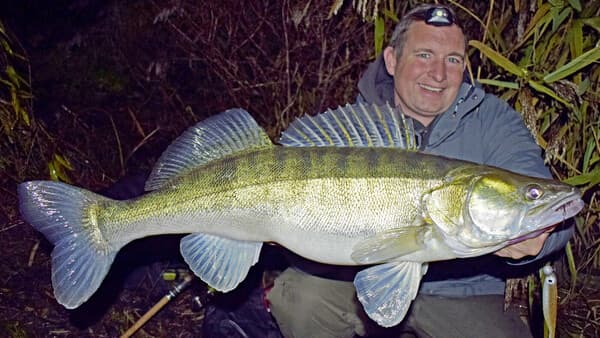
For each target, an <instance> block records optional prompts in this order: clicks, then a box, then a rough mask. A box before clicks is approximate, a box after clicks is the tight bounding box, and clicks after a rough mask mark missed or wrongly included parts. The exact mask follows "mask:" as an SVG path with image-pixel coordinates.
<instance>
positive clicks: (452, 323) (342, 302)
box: [267, 268, 531, 338]
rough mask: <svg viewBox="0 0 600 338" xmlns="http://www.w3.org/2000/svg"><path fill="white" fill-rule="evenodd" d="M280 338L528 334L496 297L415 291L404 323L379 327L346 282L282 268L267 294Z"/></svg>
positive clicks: (461, 337)
mask: <svg viewBox="0 0 600 338" xmlns="http://www.w3.org/2000/svg"><path fill="white" fill-rule="evenodd" d="M267 299H268V300H269V302H270V304H271V313H272V314H273V316H274V317H275V319H276V321H277V323H278V324H279V328H280V329H281V332H282V333H283V335H284V336H285V337H296V338H300V337H302V338H305V337H315V338H318V337H323V338H325V337H336V338H337V337H340V338H341V337H356V336H369V337H436V338H437V337H444V338H452V337H457V338H469V337H486V338H494V337H498V338H500V337H510V338H521V337H531V333H530V330H529V328H528V326H527V325H526V324H525V323H524V322H523V321H522V320H521V319H520V317H519V315H518V314H517V313H516V311H508V312H504V311H503V303H504V297H502V296H500V295H491V296H474V297H464V298H444V297H437V296H428V295H421V294H420V295H418V296H417V298H416V299H415V301H414V302H413V304H412V307H411V309H410V311H409V313H408V315H407V317H406V318H405V319H404V321H403V322H402V323H401V324H400V325H399V326H398V327H394V328H389V329H385V328H382V327H380V326H378V325H377V324H376V323H375V322H373V321H372V320H370V319H369V318H368V317H367V315H366V314H365V313H364V311H363V310H362V305H361V304H360V302H359V301H358V299H357V298H356V294H355V290H354V285H353V284H352V283H351V282H345V281H337V280H331V279H325V278H320V277H316V276H313V275H309V274H307V273H304V272H301V271H299V270H297V269H293V268H288V269H286V270H285V271H284V272H283V273H282V274H281V275H280V276H279V277H277V279H276V280H275V285H274V287H273V289H272V290H271V291H270V292H269V294H268V295H267Z"/></svg>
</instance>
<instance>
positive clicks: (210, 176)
mask: <svg viewBox="0 0 600 338" xmlns="http://www.w3.org/2000/svg"><path fill="white" fill-rule="evenodd" d="M340 150H343V151H340ZM421 157H423V156H422V154H417V153H410V152H406V151H403V150H400V149H392V148H389V149H387V148H378V149H373V148H344V149H340V148H333V147H332V148H318V149H316V151H315V150H314V149H310V148H282V147H277V148H269V149H261V150H255V151H251V152H247V153H244V154H238V155H235V156H230V157H227V158H224V159H222V160H218V161H215V162H214V163H210V164H207V165H206V166H203V167H200V168H198V169H197V170H195V171H193V172H191V173H190V175H188V176H186V177H184V178H181V179H178V180H176V181H175V182H173V183H172V185H171V186H170V187H169V189H164V190H160V191H157V192H152V193H149V194H148V195H146V196H145V197H142V198H138V199H135V200H132V201H128V202H120V203H112V204H107V206H106V210H105V211H104V213H105V215H104V217H102V215H101V216H100V220H99V223H101V224H103V226H105V227H106V228H108V230H107V231H105V232H107V233H111V234H113V236H114V238H115V239H116V238H123V240H127V239H128V238H127V236H123V234H122V233H119V230H118V229H117V228H118V227H120V228H121V229H123V228H125V229H127V232H136V233H139V232H143V233H144V234H145V235H146V236H149V235H155V234H161V233H165V232H166V231H169V229H172V231H173V232H174V233H181V232H186V231H187V232H196V231H206V232H210V233H214V234H218V235H223V236H229V237H233V238H239V236H249V235H256V234H259V233H261V231H260V230H261V229H260V228H261V227H265V225H263V224H257V225H256V226H255V228H250V227H248V226H247V225H246V224H243V225H242V224H240V225H239V227H238V230H239V231H242V232H243V234H241V235H235V234H233V233H232V232H231V231H229V230H227V232H225V233H224V232H223V231H222V229H223V228H222V227H220V226H219V227H213V228H211V226H210V224H221V223H225V222H232V221H234V219H235V218H240V217H239V216H236V215H238V214H239V212H240V211H241V210H245V211H246V216H248V215H255V216H254V217H255V218H257V219H263V218H266V217H278V218H279V219H278V220H279V221H280V222H274V223H277V224H275V225H273V227H277V226H282V227H285V226H286V225H288V227H291V226H297V227H298V228H299V229H297V230H299V231H303V232H308V233H313V232H314V234H315V236H318V235H319V234H320V233H332V234H333V233H339V234H344V235H345V236H358V235H362V236H366V235H370V234H373V233H374V232H377V231H384V230H386V229H390V228H393V227H397V226H398V224H406V223H410V221H411V220H412V219H414V218H415V217H417V215H418V212H419V205H418V204H419V203H420V200H419V198H420V193H422V192H423V191H426V190H427V189H431V188H432V187H434V186H435V185H439V184H441V180H440V177H444V175H445V174H446V173H447V171H448V170H451V168H452V166H449V165H448V163H451V162H447V161H446V162H445V164H446V165H444V166H442V165H439V164H435V165H433V163H434V162H435V161H425V162H430V163H429V165H428V164H424V163H423V158H421ZM427 159H428V158H427ZM433 160H435V158H433ZM250 163H252V164H253V165H248V164H250ZM416 163H418V164H420V165H415V164H416ZM459 163H460V162H459ZM459 163H457V164H456V165H458V164H459ZM440 170H441V171H440ZM424 174H428V175H429V179H427V177H425V178H424V177H423V176H424ZM363 196H370V198H369V199H364V197H363ZM389 196H398V197H397V199H396V200H391V199H390V198H389ZM300 206H301V207H300ZM332 207H333V208H334V209H333V210H332ZM399 207H401V208H405V209H407V210H406V212H401V213H399V212H398V210H397V209H398V208H399ZM336 209H337V212H335V210H336ZM409 209H410V210H409ZM218 210H220V211H221V212H216V211H218ZM373 210H378V211H379V212H378V213H376V214H377V215H379V216H378V217H380V218H381V219H380V221H378V222H374V221H373V219H372V215H373ZM207 211H210V213H207ZM392 214H393V215H394V216H393V217H392V216H391V215H392ZM208 215H210V216H208ZM400 216H401V217H400ZM245 220H246V219H244V221H245ZM124 222H128V223H130V225H128V226H127V227H123V226H122V224H123V223H124ZM237 222H240V220H238V221H237ZM151 224H155V225H156V227H152V226H151ZM220 230H221V231H220ZM268 230H269V229H268ZM270 230H272V229H270ZM286 231H288V229H286ZM294 231H296V230H294ZM248 232H250V233H248ZM264 232H265V231H263V233H264ZM265 236H267V235H265ZM286 237H288V236H286ZM245 238H247V237H245ZM256 239H257V240H262V241H281V242H283V243H285V238H270V237H260V238H256Z"/></svg>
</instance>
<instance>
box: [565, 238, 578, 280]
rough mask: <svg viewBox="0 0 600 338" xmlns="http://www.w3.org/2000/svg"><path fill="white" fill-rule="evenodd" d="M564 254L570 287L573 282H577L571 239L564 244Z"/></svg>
mask: <svg viewBox="0 0 600 338" xmlns="http://www.w3.org/2000/svg"><path fill="white" fill-rule="evenodd" d="M565 254H566V256H567V262H568V265H569V274H570V275H571V287H575V283H576V282H577V267H576V266H575V256H574V255H573V250H572V248H571V241H568V242H567V245H566V246H565Z"/></svg>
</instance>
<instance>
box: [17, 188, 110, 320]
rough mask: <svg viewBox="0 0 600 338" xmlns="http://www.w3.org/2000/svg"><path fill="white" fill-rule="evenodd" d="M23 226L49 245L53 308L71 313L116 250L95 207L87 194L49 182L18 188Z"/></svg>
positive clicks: (93, 287) (97, 199)
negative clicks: (60, 305)
mask: <svg viewBox="0 0 600 338" xmlns="http://www.w3.org/2000/svg"><path fill="white" fill-rule="evenodd" d="M18 194H19V209H20V211H21V215H22V217H23V219H24V220H25V221H27V222H28V223H29V224H31V225H32V226H33V227H34V228H35V229H36V230H38V231H39V232H41V233H43V234H44V236H46V238H47V239H48V240H49V241H50V242H51V243H52V244H54V250H53V251H52V287H53V289H54V296H55V297H56V300H57V301H58V303H60V304H62V305H63V306H64V307H66V308H67V309H73V308H76V307H78V306H79V305H81V304H82V303H83V302H85V301H86V300H88V299H89V298H90V297H91V296H92V294H93V293H94V292H95V291H96V290H97V289H98V287H99V286H100V284H101V283H102V280H104V277H105V276H106V274H107V272H108V270H109V268H110V265H111V264H112V262H113V260H114V258H115V256H116V254H117V252H118V250H119V249H120V247H116V248H115V247H113V246H111V243H109V242H108V241H107V240H106V239H105V238H104V236H103V233H102V229H101V228H100V227H99V225H98V221H97V217H96V215H97V211H98V208H99V205H98V204H99V202H101V201H112V200H110V199H108V198H106V197H103V196H101V195H98V194H95V193H93V192H91V191H88V190H85V189H81V188H77V187H74V186H71V185H68V184H64V183H60V182H52V181H30V182H25V183H21V184H19V186H18Z"/></svg>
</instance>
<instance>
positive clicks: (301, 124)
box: [279, 103, 416, 150]
mask: <svg viewBox="0 0 600 338" xmlns="http://www.w3.org/2000/svg"><path fill="white" fill-rule="evenodd" d="M279 143H280V144H282V145H284V146H288V147H307V146H312V147H327V146H337V147H395V148H402V149H406V150H416V142H415V137H414V130H413V127H412V123H411V122H410V121H409V120H407V119H405V118H404V115H402V114H400V113H399V112H398V111H397V110H396V109H393V108H392V107H390V106H389V105H385V106H378V105H368V104H362V103H358V104H353V105H350V104H347V105H346V106H344V107H338V108H337V109H335V110H331V109H329V110H327V111H326V112H324V113H321V114H318V115H315V116H309V115H306V116H303V117H302V118H299V119H296V120H294V122H292V123H291V124H290V126H289V127H288V129H286V130H285V131H284V132H283V133H282V135H281V139H280V140H279Z"/></svg>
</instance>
